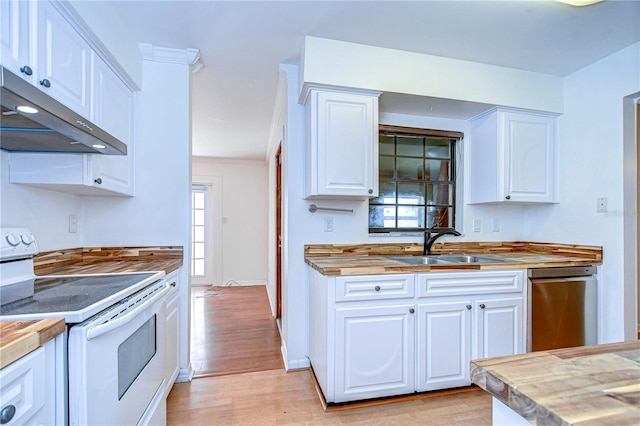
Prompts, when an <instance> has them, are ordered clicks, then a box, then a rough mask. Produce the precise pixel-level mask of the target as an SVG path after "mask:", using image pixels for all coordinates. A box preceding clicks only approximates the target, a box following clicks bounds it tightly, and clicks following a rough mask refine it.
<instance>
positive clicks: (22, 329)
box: [0, 318, 65, 368]
mask: <svg viewBox="0 0 640 426" xmlns="http://www.w3.org/2000/svg"><path fill="white" fill-rule="evenodd" d="M64 327H65V323H64V318H51V319H44V320H34V321H8V322H0V368H4V367H5V366H7V365H9V364H11V363H12V362H14V361H17V360H18V359H20V358H22V357H23V356H25V355H27V354H28V353H29V352H31V351H34V350H36V349H38V348H39V347H40V346H42V345H44V344H45V343H47V342H48V341H49V340H51V339H53V338H54V337H56V336H57V335H58V334H60V333H62V332H63V331H64Z"/></svg>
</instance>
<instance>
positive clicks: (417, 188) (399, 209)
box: [369, 125, 463, 233]
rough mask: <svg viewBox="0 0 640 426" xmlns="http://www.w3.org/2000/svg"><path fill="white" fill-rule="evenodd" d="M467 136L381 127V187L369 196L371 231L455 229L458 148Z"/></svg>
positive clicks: (436, 131)
mask: <svg viewBox="0 0 640 426" xmlns="http://www.w3.org/2000/svg"><path fill="white" fill-rule="evenodd" d="M462 137H463V134H462V133H460V132H449V131H442V130H428V129H415V128H409V127H398V126H383V125H381V126H380V139H379V177H378V178H379V181H380V182H379V183H380V185H379V188H380V192H379V196H378V197H377V198H374V199H372V200H370V201H369V232H371V233H376V232H391V231H393V232H398V231H400V232H402V231H404V232H407V231H424V230H425V229H426V228H433V229H435V230H443V229H453V228H455V199H456V176H455V174H456V173H455V170H456V167H455V158H456V157H455V149H456V142H457V141H459V140H461V139H462Z"/></svg>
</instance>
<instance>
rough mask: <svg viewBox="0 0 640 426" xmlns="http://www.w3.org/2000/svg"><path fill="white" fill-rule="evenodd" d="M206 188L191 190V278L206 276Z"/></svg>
mask: <svg viewBox="0 0 640 426" xmlns="http://www.w3.org/2000/svg"><path fill="white" fill-rule="evenodd" d="M206 195H207V192H206V187H204V186H195V185H194V186H193V188H192V189H191V276H192V277H202V276H205V210H206V209H205V206H206V204H205V200H206Z"/></svg>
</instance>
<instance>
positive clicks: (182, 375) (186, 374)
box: [176, 363, 195, 383]
mask: <svg viewBox="0 0 640 426" xmlns="http://www.w3.org/2000/svg"><path fill="white" fill-rule="evenodd" d="M194 374H195V370H194V369H193V365H191V363H189V365H188V366H187V368H181V369H180V372H179V373H178V377H176V383H185V382H190V381H191V379H193V375H194Z"/></svg>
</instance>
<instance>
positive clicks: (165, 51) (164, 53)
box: [138, 43, 200, 65]
mask: <svg viewBox="0 0 640 426" xmlns="http://www.w3.org/2000/svg"><path fill="white" fill-rule="evenodd" d="M138 49H140V54H141V55H142V59H145V60H147V61H155V62H165V63H169V64H183V65H193V64H195V63H196V62H198V60H200V51H199V50H198V49H192V48H187V49H172V48H169V47H160V46H154V45H153V44H151V43H138Z"/></svg>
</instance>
